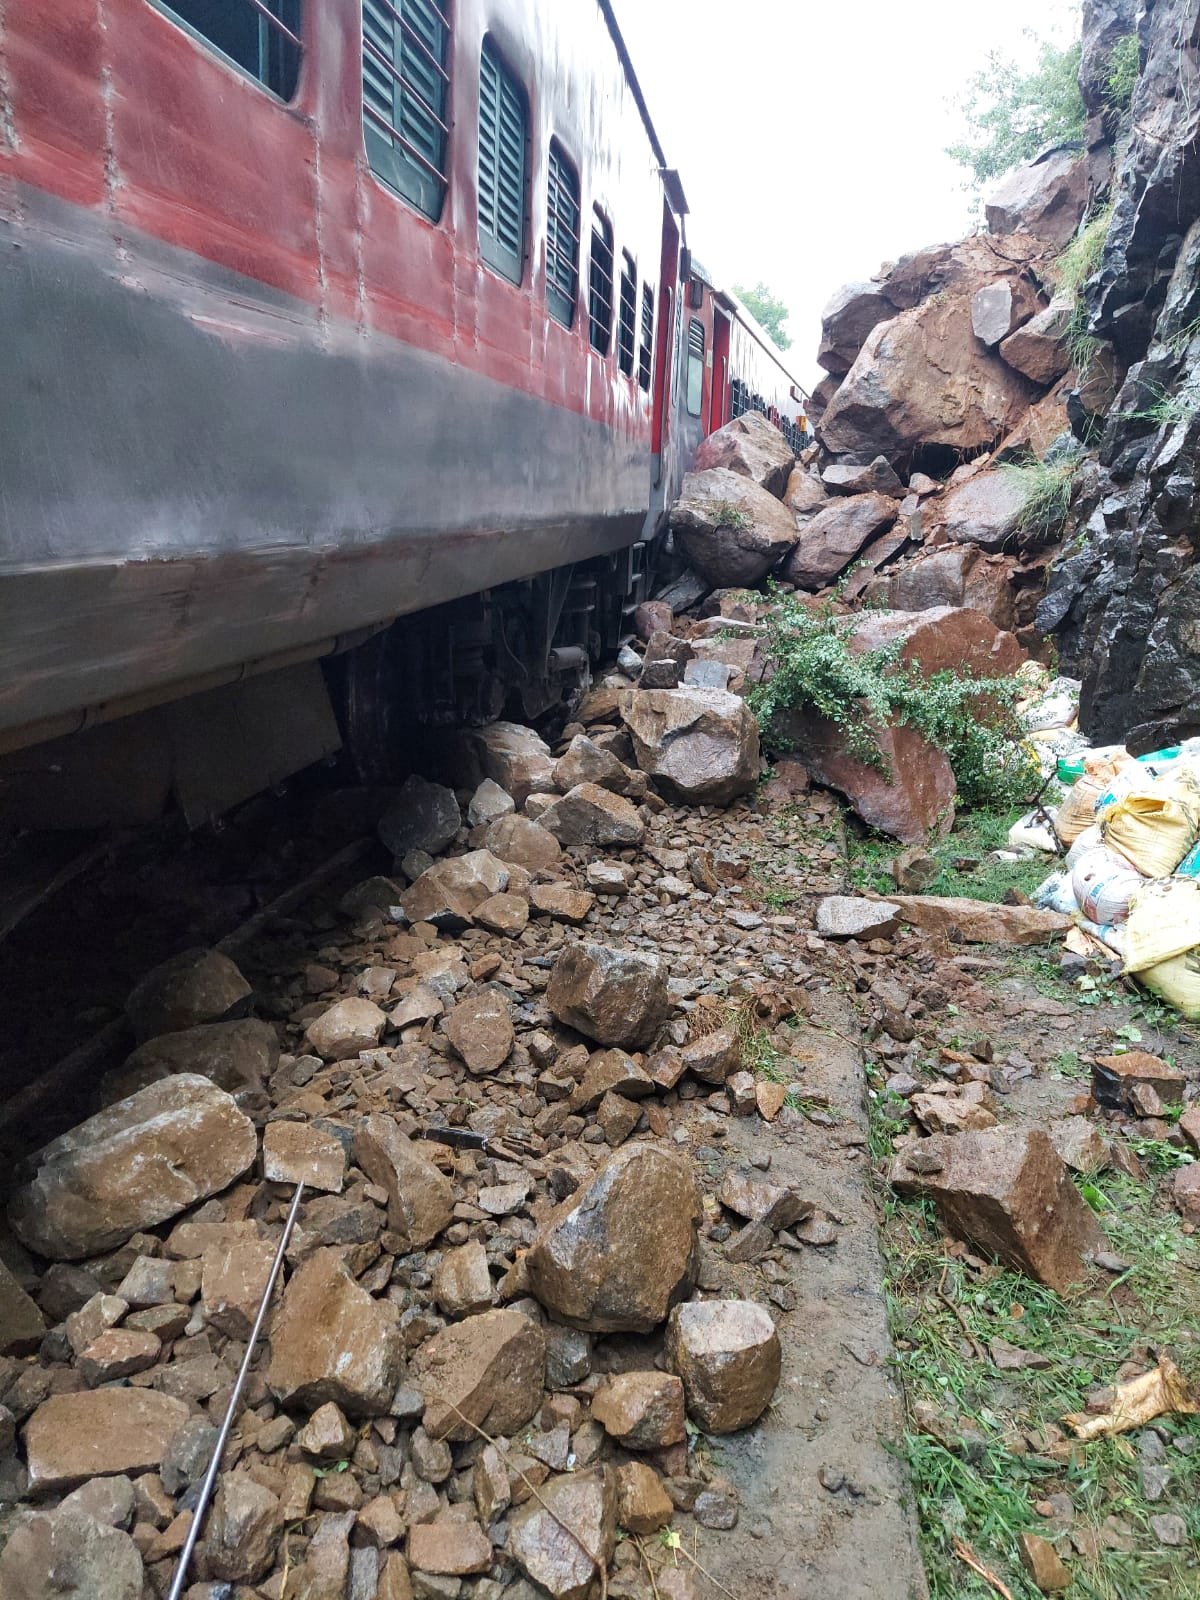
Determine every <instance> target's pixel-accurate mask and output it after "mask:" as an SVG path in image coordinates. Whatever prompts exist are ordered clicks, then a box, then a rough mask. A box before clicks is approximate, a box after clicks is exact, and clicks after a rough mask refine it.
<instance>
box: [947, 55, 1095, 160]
mask: <svg viewBox="0 0 1200 1600" xmlns="http://www.w3.org/2000/svg"><path fill="white" fill-rule="evenodd" d="M1081 50H1082V47H1081V45H1080V44H1079V42H1078V41H1076V42H1075V43H1074V44H1072V45H1068V46H1067V47H1066V49H1064V50H1060V49H1058V47H1057V46H1056V45H1053V44H1043V45H1042V47H1041V49H1040V51H1039V52H1038V59H1037V65H1036V66H1035V67H1034V68H1033V70H1032V71H1030V72H1023V71H1022V70H1021V68H1020V67H1019V66H1018V65H1017V63H1016V62H1015V61H1011V60H1008V59H1006V58H1005V57H1004V56H1002V55H1001V54H1000V53H999V52H998V51H992V53H991V54H990V55H989V56H988V58H987V65H986V66H985V67H984V68H983V70H982V71H981V72H977V73H976V74H975V76H974V77H973V78H971V79H970V81H969V82H968V84H967V87H966V89H965V90H964V92H963V94H962V95H961V96H960V97H959V100H958V108H959V110H960V111H961V112H962V114H963V115H964V117H965V118H966V121H967V137H966V139H964V140H963V141H962V143H960V144H953V145H948V146H947V148H946V154H947V155H948V156H949V157H950V158H951V160H953V161H958V162H960V163H961V164H962V165H963V166H964V167H969V168H970V169H971V173H972V175H973V178H974V183H975V186H976V187H978V186H979V185H981V184H985V183H990V182H991V180H992V179H993V178H998V177H1000V176H1001V175H1002V174H1003V173H1005V172H1011V171H1012V169H1013V167H1019V166H1020V165H1021V163H1022V162H1023V161H1030V160H1032V158H1033V157H1034V156H1035V155H1036V154H1037V153H1038V151H1039V150H1040V149H1041V148H1042V146H1043V145H1047V144H1062V143H1067V142H1070V141H1071V140H1074V139H1079V138H1081V137H1082V135H1083V129H1084V124H1085V122H1086V121H1087V111H1086V109H1085V107H1084V104H1083V96H1082V95H1081V94H1080V92H1079V59H1080V54H1081Z"/></svg>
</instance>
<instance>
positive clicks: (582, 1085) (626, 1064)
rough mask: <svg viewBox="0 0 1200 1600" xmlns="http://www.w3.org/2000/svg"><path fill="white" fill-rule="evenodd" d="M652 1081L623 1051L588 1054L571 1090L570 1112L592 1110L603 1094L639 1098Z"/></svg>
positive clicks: (648, 1091) (652, 1084) (649, 1092)
mask: <svg viewBox="0 0 1200 1600" xmlns="http://www.w3.org/2000/svg"><path fill="white" fill-rule="evenodd" d="M654 1088H655V1083H654V1080H653V1079H652V1078H651V1077H650V1075H649V1073H648V1072H646V1071H645V1070H644V1069H643V1068H642V1067H639V1066H638V1064H637V1062H636V1061H634V1060H633V1058H632V1056H627V1055H626V1054H625V1052H624V1050H597V1051H596V1052H595V1054H594V1055H592V1056H591V1057H590V1059H589V1060H588V1064H587V1071H586V1072H585V1073H584V1075H583V1077H582V1078H581V1079H580V1080H579V1085H578V1087H577V1088H576V1089H575V1090H574V1091H573V1092H572V1093H571V1096H570V1099H569V1102H568V1103H569V1105H570V1108H571V1110H572V1111H580V1112H585V1113H586V1112H588V1111H594V1110H595V1108H596V1107H597V1106H598V1105H599V1104H600V1102H601V1100H603V1099H604V1096H605V1095H606V1094H614V1093H615V1094H619V1095H623V1096H625V1097H626V1098H627V1099H630V1100H641V1099H643V1098H644V1097H645V1096H646V1095H648V1094H652V1093H653V1091H654Z"/></svg>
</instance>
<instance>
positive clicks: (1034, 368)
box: [1000, 300, 1071, 387]
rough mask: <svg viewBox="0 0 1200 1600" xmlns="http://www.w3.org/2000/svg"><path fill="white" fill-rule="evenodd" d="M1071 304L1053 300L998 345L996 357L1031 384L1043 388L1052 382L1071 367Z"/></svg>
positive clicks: (1066, 301) (1067, 301) (1068, 301)
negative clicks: (1068, 345)
mask: <svg viewBox="0 0 1200 1600" xmlns="http://www.w3.org/2000/svg"><path fill="white" fill-rule="evenodd" d="M1070 325H1071V301H1070V300H1054V301H1052V302H1051V304H1050V305H1049V306H1047V308H1046V310H1045V311H1040V312H1039V313H1038V315H1037V316H1036V317H1031V318H1030V319H1029V321H1028V322H1026V323H1025V324H1024V325H1023V326H1022V327H1020V328H1018V329H1017V330H1016V332H1015V333H1010V334H1009V336H1008V338H1007V339H1005V340H1004V342H1003V343H1002V344H1001V346H1000V354H1001V355H1002V356H1003V357H1004V359H1005V361H1007V362H1008V364H1009V366H1010V367H1015V368H1016V370H1017V371H1018V372H1020V373H1023V374H1024V375H1025V377H1027V378H1029V379H1030V380H1031V382H1033V383H1036V384H1040V385H1042V386H1043V387H1045V386H1046V385H1047V384H1051V383H1056V382H1057V381H1058V379H1059V378H1061V377H1062V375H1063V373H1064V372H1066V370H1067V368H1068V367H1069V366H1070V365H1071V357H1070V353H1069V351H1068V349H1067V332H1068V329H1069V328H1070Z"/></svg>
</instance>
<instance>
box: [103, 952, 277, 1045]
mask: <svg viewBox="0 0 1200 1600" xmlns="http://www.w3.org/2000/svg"><path fill="white" fill-rule="evenodd" d="M249 995H250V985H249V984H248V983H247V982H246V980H245V978H244V977H243V976H242V974H241V973H240V972H239V971H238V969H237V967H236V966H235V965H234V963H233V962H232V961H231V960H230V959H229V957H228V956H226V955H222V954H221V952H220V951H219V950H205V949H200V948H197V949H194V950H184V951H183V952H182V953H181V954H180V955H177V956H172V957H171V958H170V960H168V961H164V962H163V963H162V965H161V966H158V967H155V968H154V970H153V971H152V972H148V973H147V974H146V976H145V977H144V978H143V979H142V980H141V981H140V982H139V983H138V984H137V985H136V986H135V988H134V989H133V992H132V993H131V994H130V996H129V998H128V1000H126V1002H125V1014H126V1015H127V1016H128V1018H129V1021H130V1024H131V1025H132V1027H133V1031H134V1033H135V1034H136V1035H137V1037H138V1039H139V1040H145V1039H153V1038H156V1037H157V1036H158V1035H159V1034H160V1033H178V1032H180V1031H181V1030H182V1029H185V1028H194V1027H196V1026H197V1025H198V1024H199V1023H203V1022H219V1021H220V1020H221V1018H222V1017H224V1016H226V1014H227V1013H228V1012H229V1011H231V1010H232V1009H233V1007H234V1006H237V1005H240V1004H241V1003H242V1002H243V1001H245V1000H246V999H247V998H248V997H249Z"/></svg>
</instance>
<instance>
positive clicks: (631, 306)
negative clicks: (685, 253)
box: [617, 250, 637, 378]
mask: <svg viewBox="0 0 1200 1600" xmlns="http://www.w3.org/2000/svg"><path fill="white" fill-rule="evenodd" d="M636 322H637V267H636V266H635V264H634V260H633V257H632V256H631V255H630V254H629V251H628V250H622V252H621V313H620V319H619V321H618V322H617V361H618V363H619V365H620V368H621V371H622V372H623V373H624V374H625V376H626V377H627V378H632V377H633V354H634V341H635V339H636V337H637V335H636V333H635V324H636Z"/></svg>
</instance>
